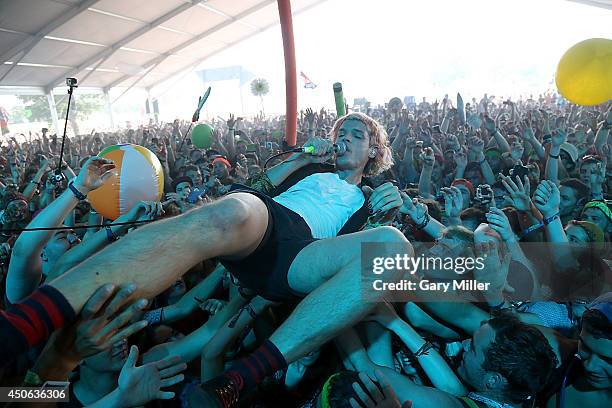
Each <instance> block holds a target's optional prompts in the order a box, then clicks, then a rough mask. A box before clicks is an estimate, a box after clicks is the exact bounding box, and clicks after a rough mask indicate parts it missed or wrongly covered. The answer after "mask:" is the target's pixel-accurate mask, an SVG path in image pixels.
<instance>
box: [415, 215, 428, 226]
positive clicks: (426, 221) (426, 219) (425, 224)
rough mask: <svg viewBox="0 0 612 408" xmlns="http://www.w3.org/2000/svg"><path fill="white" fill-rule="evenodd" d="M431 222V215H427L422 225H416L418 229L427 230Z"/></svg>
mask: <svg viewBox="0 0 612 408" xmlns="http://www.w3.org/2000/svg"><path fill="white" fill-rule="evenodd" d="M429 220H430V217H429V213H425V217H424V218H423V221H421V222H420V223H418V224H417V225H416V229H418V230H422V229H423V228H425V227H426V226H427V224H429Z"/></svg>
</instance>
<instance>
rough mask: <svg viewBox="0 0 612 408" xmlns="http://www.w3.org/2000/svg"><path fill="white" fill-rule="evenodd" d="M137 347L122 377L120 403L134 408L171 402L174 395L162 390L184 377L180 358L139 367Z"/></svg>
mask: <svg viewBox="0 0 612 408" xmlns="http://www.w3.org/2000/svg"><path fill="white" fill-rule="evenodd" d="M136 361H138V347H136V346H132V347H131V348H130V354H129V355H128V358H127V360H126V361H125V364H124V365H123V368H122V369H121V373H120V374H119V388H118V390H117V391H118V394H119V398H118V399H119V401H120V403H121V404H122V406H124V407H135V406H141V405H144V404H146V403H147V402H149V401H153V400H156V399H162V400H164V399H172V398H174V392H170V391H162V390H161V389H162V388H166V387H170V386H172V385H174V384H178V383H180V382H181V381H183V379H184V378H185V377H184V375H183V374H180V372H181V371H184V370H185V369H186V368H187V364H185V363H182V362H181V359H180V358H179V357H168V358H165V359H163V360H159V361H154V362H151V363H147V364H145V365H142V366H140V367H136Z"/></svg>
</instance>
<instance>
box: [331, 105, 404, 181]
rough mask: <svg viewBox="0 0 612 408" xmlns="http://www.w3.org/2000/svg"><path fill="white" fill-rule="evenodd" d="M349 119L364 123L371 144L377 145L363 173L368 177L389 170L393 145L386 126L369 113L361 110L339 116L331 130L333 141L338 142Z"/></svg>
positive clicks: (391, 164) (391, 162)
mask: <svg viewBox="0 0 612 408" xmlns="http://www.w3.org/2000/svg"><path fill="white" fill-rule="evenodd" d="M347 120H358V121H360V122H361V123H363V124H364V125H365V126H366V128H367V130H368V136H369V137H370V146H376V147H377V152H376V156H375V157H374V158H371V159H370V160H369V161H368V163H367V164H366V166H365V169H364V170H363V175H364V176H368V177H369V176H376V175H378V174H380V173H382V172H383V171H385V170H389V169H390V168H391V166H393V156H392V154H391V147H389V136H388V135H387V131H386V130H385V128H384V127H383V126H382V125H381V124H380V123H378V122H377V121H376V120H374V119H372V118H371V117H369V116H368V115H365V114H363V113H360V112H353V113H349V114H347V115H344V116H342V117H341V118H338V120H336V123H334V127H333V128H332V130H331V132H330V138H331V141H332V142H333V143H335V142H336V140H337V139H338V131H339V130H340V127H341V126H342V124H343V123H344V122H346V121H347Z"/></svg>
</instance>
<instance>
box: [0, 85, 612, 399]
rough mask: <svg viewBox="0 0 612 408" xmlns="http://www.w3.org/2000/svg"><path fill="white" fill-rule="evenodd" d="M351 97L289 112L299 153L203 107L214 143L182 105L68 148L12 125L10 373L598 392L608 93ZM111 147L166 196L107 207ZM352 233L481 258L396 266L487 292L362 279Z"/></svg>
mask: <svg viewBox="0 0 612 408" xmlns="http://www.w3.org/2000/svg"><path fill="white" fill-rule="evenodd" d="M348 111H349V113H348V114H347V115H345V116H342V117H340V118H338V117H336V114H335V112H330V111H329V110H326V109H321V110H312V109H306V110H304V111H302V112H300V113H299V115H298V127H297V129H298V132H297V145H298V146H308V147H310V151H309V152H299V153H293V154H281V153H282V152H283V151H286V150H288V149H289V147H288V146H286V143H285V142H284V141H283V138H282V136H283V135H284V131H285V118H284V117H282V116H280V117H265V116H263V115H258V116H256V117H253V118H240V117H235V116H234V115H230V117H229V118H228V119H227V120H224V121H221V120H213V121H212V122H211V123H210V124H211V126H212V127H213V129H214V138H213V139H214V140H213V141H212V145H211V146H210V147H209V148H207V149H202V148H198V147H196V146H194V145H193V144H192V142H191V139H190V133H189V129H190V128H191V126H190V123H189V122H185V121H180V120H175V121H174V122H172V123H153V122H151V123H150V124H149V125H148V126H140V127H138V128H137V129H123V130H118V131H112V132H95V131H93V132H92V133H91V134H89V135H75V136H74V137H69V138H66V139H65V144H64V146H63V153H60V151H61V150H62V142H63V140H62V138H61V135H51V134H49V133H48V131H47V130H46V129H43V131H42V132H41V133H39V132H34V133H32V134H30V135H29V136H24V137H23V138H21V140H24V141H22V142H18V141H17V139H16V138H11V137H6V138H5V139H6V140H3V143H2V154H1V155H0V211H1V212H0V282H1V285H0V292H1V294H2V299H3V302H2V305H1V307H0V313H1V316H0V333H1V334H0V339H2V343H3V347H2V348H1V349H0V356H1V358H0V361H1V364H0V379H1V383H2V385H3V386H6V387H17V386H31V387H39V386H41V385H42V384H44V383H45V382H46V381H69V382H70V386H69V397H70V398H69V402H62V403H58V406H63V407H81V406H87V407H133V406H170V407H174V406H177V407H178V406H181V407H188V406H191V407H208V406H210V407H235V406H236V407H238V406H241V407H333V408H336V407H354V408H357V407H381V408H382V407H410V406H412V407H414V408H417V407H418V408H420V407H425V408H429V407H458V408H460V407H467V408H477V407H481V408H484V407H489V408H499V407H504V408H506V407H546V408H552V407H562V408H570V407H579V406H580V407H581V408H590V407H604V406H610V405H612V274H611V270H610V261H611V260H612V257H611V256H610V252H609V243H610V237H611V234H612V211H611V209H610V204H609V203H610V202H609V201H608V199H609V198H610V194H612V184H611V181H612V177H609V176H610V175H612V149H610V142H609V140H610V136H611V135H610V129H611V128H612V104H610V103H607V104H604V105H600V106H596V107H579V106H576V105H572V104H570V103H567V102H566V101H564V100H562V98H559V97H557V96H556V95H549V94H546V95H540V96H539V97H538V98H533V97H530V98H528V99H521V100H518V101H512V100H510V99H504V98H499V97H489V96H487V95H484V97H482V98H480V99H477V98H473V99H472V100H471V101H470V102H464V100H463V98H462V96H461V95H460V94H457V97H456V98H450V97H448V95H447V96H445V97H444V98H443V99H442V100H441V102H438V101H435V102H433V103H432V102H427V101H426V100H425V99H423V101H422V102H420V103H414V104H410V105H403V104H402V103H401V101H400V103H395V102H394V103H390V104H388V105H385V106H378V107H370V106H360V107H353V108H352V109H351V108H350V107H349V109H348ZM279 136H280V137H279ZM119 143H132V144H137V145H141V146H144V147H146V148H148V149H149V150H150V151H151V152H153V153H154V154H155V155H156V156H157V157H158V159H159V160H160V162H161V164H162V168H163V175H164V196H163V198H162V199H161V200H160V201H159V202H150V201H141V202H139V203H138V204H137V205H135V206H134V207H133V208H132V209H131V210H130V211H129V212H127V213H126V214H123V215H121V216H120V217H119V218H117V219H116V220H107V219H104V218H103V217H102V216H101V215H100V214H98V213H97V212H96V211H95V209H94V208H93V207H92V206H91V205H90V204H89V203H88V201H87V199H86V196H87V194H88V193H89V192H90V191H92V190H95V189H96V188H98V187H100V186H101V185H102V184H103V183H104V182H105V181H106V180H107V179H108V178H109V176H110V175H111V174H112V172H113V171H114V169H115V164H114V163H112V162H111V161H110V160H107V159H104V158H102V157H98V156H97V154H98V153H99V152H100V151H102V150H103V149H104V148H105V147H108V146H111V145H115V144H119ZM60 156H61V160H60ZM24 229H25V231H24ZM364 243H376V244H378V246H376V248H377V251H378V252H376V256H383V257H384V256H387V257H392V256H393V255H394V254H395V253H396V252H397V249H398V248H401V249H402V251H403V252H404V253H406V254H408V255H409V256H425V257H430V258H434V257H435V258H441V257H442V258H452V259H458V258H474V259H476V258H478V259H481V260H482V267H481V268H478V267H475V266H472V267H467V268H464V269H462V271H461V272H460V273H458V272H457V271H453V270H448V269H445V268H441V267H438V268H435V267H434V268H426V269H425V268H422V270H419V271H416V273H414V274H411V275H410V276H405V274H403V273H401V272H400V271H398V270H394V271H391V272H390V273H389V274H388V275H386V276H385V278H386V279H389V280H390V281H399V280H402V279H411V280H413V281H414V282H416V283H417V284H418V285H420V284H421V283H423V282H428V283H444V282H450V281H456V280H469V279H474V280H477V281H481V282H487V283H489V285H487V287H486V289H482V288H479V289H477V290H476V289H474V290H470V291H467V292H465V293H458V292H457V293H441V292H436V293H435V294H434V295H433V296H432V294H431V293H427V291H425V290H415V291H411V292H410V293H407V292H406V291H403V292H400V293H399V296H398V293H397V292H396V293H390V292H388V291H387V292H386V291H380V292H378V291H371V290H368V288H370V289H371V281H370V279H371V278H370V276H366V275H365V274H364V273H363V270H362V269H363V268H362V267H363V265H361V261H362V259H364V258H363V257H362V255H363V253H362V249H363V248H364V247H363V244H364ZM364 283H365V284H364ZM368 285H370V286H368ZM364 287H365V289H364ZM419 287H421V286H419ZM364 291H365V292H367V293H364Z"/></svg>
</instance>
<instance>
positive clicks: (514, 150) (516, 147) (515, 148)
mask: <svg viewBox="0 0 612 408" xmlns="http://www.w3.org/2000/svg"><path fill="white" fill-rule="evenodd" d="M524 152H525V146H523V143H521V141H520V140H515V141H514V143H512V146H511V147H510V157H512V161H514V162H515V163H516V162H518V161H519V160H521V158H522V157H523V153H524Z"/></svg>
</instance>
